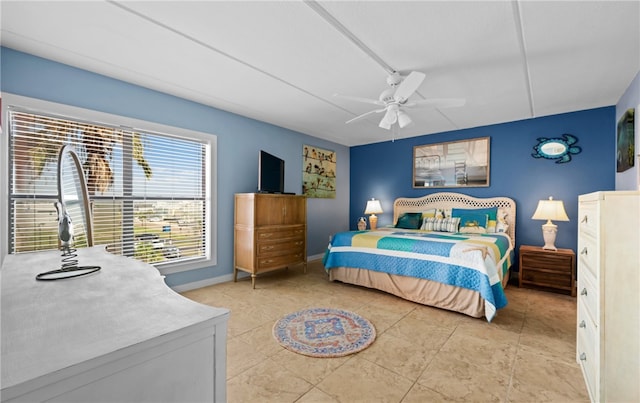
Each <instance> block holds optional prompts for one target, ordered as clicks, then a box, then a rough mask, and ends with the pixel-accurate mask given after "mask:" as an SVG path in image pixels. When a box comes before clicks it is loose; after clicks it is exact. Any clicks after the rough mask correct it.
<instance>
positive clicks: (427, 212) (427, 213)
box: [422, 208, 438, 220]
mask: <svg viewBox="0 0 640 403" xmlns="http://www.w3.org/2000/svg"><path fill="white" fill-rule="evenodd" d="M437 212H438V210H436V209H434V208H432V209H431V210H425V211H423V212H422V219H423V220H424V219H425V218H430V217H435V216H436V213H437Z"/></svg>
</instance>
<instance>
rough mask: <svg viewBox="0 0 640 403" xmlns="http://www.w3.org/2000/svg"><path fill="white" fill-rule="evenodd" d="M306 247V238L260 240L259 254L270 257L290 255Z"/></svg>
mask: <svg viewBox="0 0 640 403" xmlns="http://www.w3.org/2000/svg"><path fill="white" fill-rule="evenodd" d="M303 249H304V239H303V238H300V239H286V240H279V241H263V242H258V247H257V250H258V256H260V257H269V256H279V255H290V254H292V253H298V252H302V251H303Z"/></svg>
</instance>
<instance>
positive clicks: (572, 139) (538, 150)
mask: <svg viewBox="0 0 640 403" xmlns="http://www.w3.org/2000/svg"><path fill="white" fill-rule="evenodd" d="M577 142H578V138H577V137H576V136H573V135H571V134H563V135H562V138H555V139H549V138H546V137H539V138H538V144H537V145H536V146H534V147H533V150H534V151H535V152H534V153H532V154H531V156H532V157H533V158H546V159H549V160H556V164H563V163H565V162H569V161H571V154H579V153H580V152H581V151H582V148H580V146H577V145H575V144H576V143H577Z"/></svg>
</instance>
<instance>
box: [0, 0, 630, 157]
mask: <svg viewBox="0 0 640 403" xmlns="http://www.w3.org/2000/svg"><path fill="white" fill-rule="evenodd" d="M0 11H1V17H2V31H1V43H2V45H3V46H7V47H10V48H13V49H16V50H20V51H24V52H27V53H31V54H34V55H37V56H42V57H45V58H48V59H52V60H55V61H59V62H62V63H66V64H69V65H72V66H76V67H79V68H82V69H86V70H89V71H93V72H96V73H100V74H104V75H106V76H109V77H113V78H117V79H120V80H124V81H127V82H131V83H135V84H138V85H141V86H144V87H148V88H151V89H155V90H158V91H162V92H165V93H168V94H172V95H176V96H179V97H182V98H186V99H189V100H193V101H196V102H200V103H202V104H206V105H210V106H213V107H216V108H219V109H222V110H226V111H230V112H233V113H237V114H239V115H243V116H247V117H250V118H254V119H258V120H262V121H265V122H269V123H272V124H274V125H278V126H282V127H286V128H289V129H292V130H296V131H299V132H302V133H306V134H309V135H312V136H315V137H319V138H323V139H327V140H330V141H333V142H336V143H339V144H344V145H347V146H352V145H361V144H368V143H374V142H379V141H387V140H390V139H391V137H392V135H393V134H392V133H391V132H390V131H388V130H384V129H381V128H379V127H378V121H379V120H380V118H381V114H375V115H373V116H372V117H371V118H370V119H365V120H361V121H358V122H354V123H351V124H349V125H346V124H345V123H344V122H345V121H347V120H349V119H352V118H353V117H355V116H357V115H360V114H362V113H365V112H367V111H369V110H372V109H375V108H376V107H375V105H368V104H364V103H362V104H361V103H357V102H353V101H350V100H346V99H341V98H337V97H334V96H333V94H334V93H340V94H346V95H353V96H359V97H366V98H373V99H377V98H378V96H379V94H380V93H381V92H382V91H383V90H385V89H386V88H388V86H387V84H386V77H387V75H388V73H389V72H388V71H387V70H388V69H391V70H397V71H399V72H401V73H403V74H407V73H409V72H410V71H412V70H417V71H421V72H423V73H425V74H426V79H425V80H424V82H423V83H422V85H421V86H420V88H419V89H418V93H417V94H416V95H414V97H413V98H412V99H421V98H422V97H425V98H451V97H454V98H466V100H467V102H466V105H465V106H463V107H458V108H446V109H445V108H443V109H436V108H420V109H410V110H408V113H409V115H410V116H411V118H412V119H413V121H414V122H415V125H413V126H412V127H409V128H405V129H399V131H397V132H396V133H395V138H404V137H412V136H419V135H424V134H431V133H438V132H443V131H449V130H456V129H463V128H469V127H476V126H483V125H488V124H494V123H500V122H508V121H514V120H521V119H527V118H531V117H539V116H545V115H551V114H557V113H563V112H569V111H576V110H583V109H589V108H595V107H601V106H609V105H614V104H616V103H617V101H618V100H619V98H620V96H621V95H622V94H623V92H624V91H625V89H626V88H627V87H628V86H629V84H630V83H631V81H632V79H633V78H634V76H635V75H636V73H637V72H638V71H640V2H639V1H623V2H614V1H579V2H578V1H575V2H558V1H551V2H542V1H513V2H511V1H470V2H460V1H412V2H400V1H349V2H347V1H319V2H306V1H256V2H246V1H227V2H222V1H193V2H187V1H158V2H154V1H138V2H130V1H118V2H113V1H81V2H78V1H70V2H60V1H43V2H39V1H7V0H2V3H1V9H0ZM332 20H333V21H334V22H335V21H337V23H338V24H335V23H334V24H331V23H330V21H332ZM337 27H342V28H343V30H339V29H338V28H337ZM350 37H352V38H355V42H354V40H352V39H349V38H350ZM358 41H359V43H360V46H357V45H356V42H358ZM362 45H364V47H363V46H362Z"/></svg>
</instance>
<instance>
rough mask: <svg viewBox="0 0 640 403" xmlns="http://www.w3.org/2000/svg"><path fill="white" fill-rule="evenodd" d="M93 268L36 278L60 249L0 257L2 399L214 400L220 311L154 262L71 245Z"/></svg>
mask: <svg viewBox="0 0 640 403" xmlns="http://www.w3.org/2000/svg"><path fill="white" fill-rule="evenodd" d="M78 254H79V264H80V265H81V266H82V265H99V266H101V267H102V269H101V270H100V271H98V272H96V273H93V274H90V275H87V276H84V277H77V278H71V279H65V280H58V281H36V280H35V276H36V274H37V273H40V272H43V271H48V270H52V269H56V268H59V267H60V252H57V251H47V252H36V253H26V254H20V255H9V256H7V257H5V259H4V262H3V265H2V271H0V283H1V292H2V297H1V313H2V315H1V329H0V330H1V334H2V338H1V342H2V369H1V373H2V377H1V378H0V379H1V384H0V387H1V393H0V398H1V400H2V402H40V401H45V400H46V401H51V402H98V401H100V402H168V401H173V402H203V401H208V402H224V401H226V386H225V383H226V333H227V321H228V317H229V311H228V310H227V309H224V308H213V307H210V306H206V305H202V304H199V303H196V302H194V301H191V300H189V299H187V298H184V297H182V296H181V295H179V294H177V293H175V292H174V291H173V290H171V289H170V288H169V287H167V285H166V284H165V282H164V280H163V277H162V276H161V275H160V274H159V272H158V270H156V269H155V268H154V267H152V266H150V265H148V264H145V263H142V262H138V261H136V260H133V259H129V258H126V257H121V256H115V255H111V254H109V253H107V252H105V251H104V247H92V248H82V249H79V250H78Z"/></svg>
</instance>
